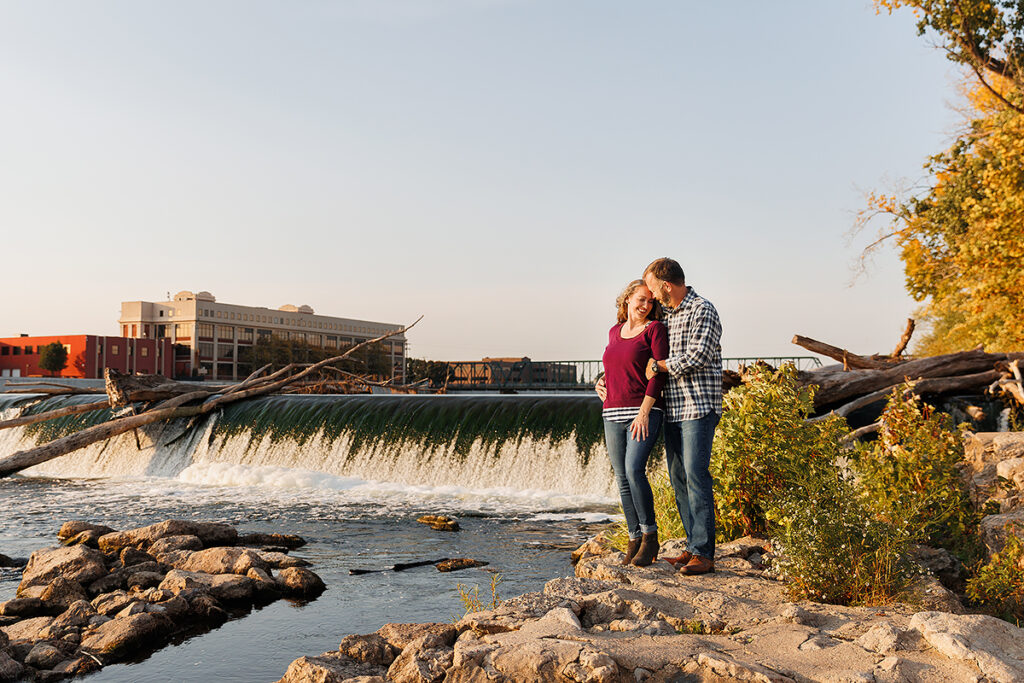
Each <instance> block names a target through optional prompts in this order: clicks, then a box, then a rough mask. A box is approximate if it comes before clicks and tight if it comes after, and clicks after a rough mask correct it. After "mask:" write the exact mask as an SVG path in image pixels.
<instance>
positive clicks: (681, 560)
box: [662, 550, 693, 569]
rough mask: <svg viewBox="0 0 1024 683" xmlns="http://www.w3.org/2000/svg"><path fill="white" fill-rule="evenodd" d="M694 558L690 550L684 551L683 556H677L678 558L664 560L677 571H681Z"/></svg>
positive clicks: (665, 558) (664, 558)
mask: <svg viewBox="0 0 1024 683" xmlns="http://www.w3.org/2000/svg"><path fill="white" fill-rule="evenodd" d="M692 557H693V553H691V552H690V551H689V550H684V551H683V554H682V555H677V556H676V557H663V558H662V559H663V560H665V561H666V562H668V563H669V564H670V565H672V566H673V567H675V568H676V569H679V568H680V567H682V566H683V565H685V564H686V563H687V562H689V561H690V559H691V558H692Z"/></svg>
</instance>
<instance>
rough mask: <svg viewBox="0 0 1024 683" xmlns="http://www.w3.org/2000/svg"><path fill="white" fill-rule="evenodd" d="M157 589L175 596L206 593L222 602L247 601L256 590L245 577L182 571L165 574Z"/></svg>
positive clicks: (251, 582) (176, 570) (173, 570)
mask: <svg viewBox="0 0 1024 683" xmlns="http://www.w3.org/2000/svg"><path fill="white" fill-rule="evenodd" d="M159 587H160V588H161V589H162V590H168V591H170V592H172V593H174V594H175V595H178V594H180V593H183V592H191V591H196V592H197V593H208V594H210V595H211V596H213V597H214V598H216V599H217V600H222V601H224V602H233V601H238V600H248V599H249V598H251V597H252V595H253V593H254V592H255V590H256V585H255V582H254V581H253V580H252V579H250V578H248V577H246V576H238V575H236V574H206V573H204V572H190V571H185V570H182V569H172V570H171V571H169V572H167V576H166V577H164V580H163V581H161V582H160V586H159Z"/></svg>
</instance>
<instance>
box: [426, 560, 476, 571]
mask: <svg viewBox="0 0 1024 683" xmlns="http://www.w3.org/2000/svg"><path fill="white" fill-rule="evenodd" d="M434 566H435V567H437V571H439V572H454V571H458V570H460V569H472V568H473V567H486V566H487V563H486V562H482V561H481V560H473V559H470V558H468V557H456V558H452V559H450V560H442V561H441V562H438V563H437V564H436V565H434Z"/></svg>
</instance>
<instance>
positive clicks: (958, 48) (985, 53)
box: [858, 0, 1024, 355]
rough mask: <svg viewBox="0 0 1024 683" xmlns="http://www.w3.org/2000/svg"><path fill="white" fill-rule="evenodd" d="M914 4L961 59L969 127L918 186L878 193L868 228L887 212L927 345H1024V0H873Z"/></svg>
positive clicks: (891, 5)
mask: <svg viewBox="0 0 1024 683" xmlns="http://www.w3.org/2000/svg"><path fill="white" fill-rule="evenodd" d="M876 6H877V7H879V8H880V9H886V10H889V11H892V10H893V9H897V8H899V7H910V8H912V9H913V10H914V12H915V14H916V15H917V17H918V29H919V31H920V32H921V33H922V34H928V35H930V36H931V37H932V38H933V39H936V40H937V42H938V43H939V44H940V46H941V47H943V48H944V49H945V50H946V53H947V55H949V57H950V58H951V59H952V60H953V61H956V62H958V63H961V64H963V65H964V66H965V67H966V69H967V72H968V74H969V78H970V81H969V84H968V85H967V87H966V88H965V90H966V99H967V103H968V108H967V110H966V112H965V114H966V117H967V121H966V123H967V126H966V131H965V132H964V133H963V134H962V135H960V136H959V137H958V138H957V139H956V140H955V141H954V143H953V145H952V146H951V147H950V148H949V149H948V150H946V151H945V152H943V153H941V154H938V155H936V156H934V157H932V158H931V159H929V161H928V163H927V164H926V165H925V169H926V170H927V172H928V176H929V178H930V183H929V187H928V188H927V189H926V190H925V191H924V192H923V193H920V194H917V195H914V196H896V195H886V194H872V195H870V196H869V197H868V207H867V208H866V209H865V210H864V211H863V212H861V215H860V218H859V220H858V225H859V227H860V228H863V227H864V226H865V225H866V224H867V223H868V222H869V221H871V220H872V219H874V218H877V217H879V216H883V217H885V218H887V219H888V220H886V221H885V227H884V228H883V230H882V231H881V233H880V234H879V237H878V239H877V240H876V241H875V242H874V243H873V246H877V245H879V244H883V243H886V242H893V243H895V245H896V247H897V249H898V250H899V253H900V256H901V258H902V260H903V264H904V271H905V274H906V283H907V289H908V290H909V292H910V294H911V295H912V296H913V297H914V298H915V299H916V300H917V301H920V302H922V306H921V308H920V310H919V311H918V315H919V316H920V317H921V318H922V319H923V321H925V322H926V323H928V324H929V325H928V332H927V333H926V334H925V336H924V337H923V338H922V339H921V341H920V342H919V343H918V345H917V351H918V352H919V353H921V354H924V355H929V354H936V353H948V352H952V351H959V350H964V349H968V348H972V347H975V346H978V345H983V346H984V347H985V348H986V349H987V350H989V351H1010V350H1022V349H1024V315H1022V313H1024V96H1022V94H1024V88H1022V85H1024V69H1022V68H1021V64H1022V58H1024V0H998V1H997V0H876Z"/></svg>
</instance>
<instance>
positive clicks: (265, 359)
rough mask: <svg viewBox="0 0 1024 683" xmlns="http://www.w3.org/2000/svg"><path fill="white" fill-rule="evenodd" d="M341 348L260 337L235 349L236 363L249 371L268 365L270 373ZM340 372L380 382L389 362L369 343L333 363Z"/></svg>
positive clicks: (336, 352)
mask: <svg viewBox="0 0 1024 683" xmlns="http://www.w3.org/2000/svg"><path fill="white" fill-rule="evenodd" d="M345 348H347V347H343V348H341V349H340V350H339V349H323V348H320V347H319V346H313V345H311V344H308V343H307V342H302V341H298V340H296V339H279V338H277V337H272V336H271V337H264V338H261V339H258V340H257V341H256V343H255V344H253V345H252V346H250V347H243V348H242V349H239V354H238V355H239V360H240V361H241V362H243V363H249V364H250V365H251V366H252V369H253V370H255V369H256V368H259V367H262V366H264V365H266V364H268V363H269V364H270V365H271V372H272V371H274V370H278V369H280V368H282V367H284V366H285V365H288V364H289V363H318V362H320V361H322V360H326V359H327V358H332V357H334V356H337V355H340V354H341V353H344V351H345ZM335 365H336V367H338V368H339V369H341V370H345V371H347V372H352V373H356V374H359V375H370V376H372V377H377V378H380V379H386V378H388V377H390V376H391V363H390V359H389V358H388V354H387V352H386V351H385V349H384V347H383V346H382V345H381V344H379V343H378V344H371V345H370V346H366V347H364V348H362V349H359V350H358V351H356V352H355V353H354V354H353V355H352V356H350V357H349V358H346V359H344V360H342V361H339V362H338V363H336V364H335Z"/></svg>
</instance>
